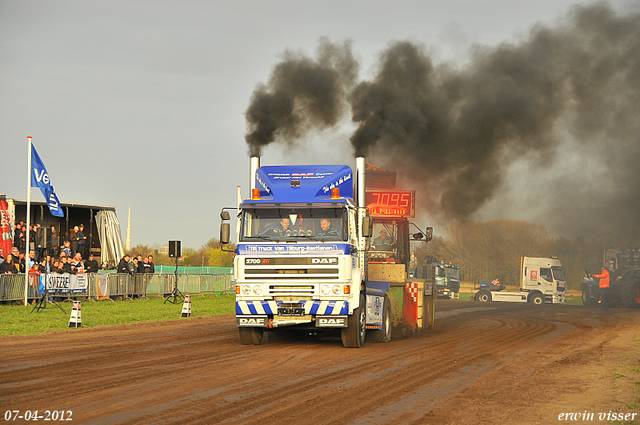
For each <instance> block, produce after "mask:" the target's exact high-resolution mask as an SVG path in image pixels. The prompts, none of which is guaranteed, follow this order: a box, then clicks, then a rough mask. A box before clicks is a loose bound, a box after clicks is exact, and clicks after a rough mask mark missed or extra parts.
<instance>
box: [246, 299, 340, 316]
mask: <svg viewBox="0 0 640 425" xmlns="http://www.w3.org/2000/svg"><path fill="white" fill-rule="evenodd" d="M281 303H282V301H236V314H241V315H257V314H261V315H264V314H278V306H279V305H280V304H281ZM298 305H299V308H304V312H305V314H312V315H316V314H319V315H345V314H349V303H348V302H347V301H300V302H299V303H298Z"/></svg>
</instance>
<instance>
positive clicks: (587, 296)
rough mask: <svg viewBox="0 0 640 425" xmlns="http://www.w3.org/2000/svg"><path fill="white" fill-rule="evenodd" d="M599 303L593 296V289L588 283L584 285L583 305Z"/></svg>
mask: <svg viewBox="0 0 640 425" xmlns="http://www.w3.org/2000/svg"><path fill="white" fill-rule="evenodd" d="M596 304H598V300H597V298H591V290H590V289H589V287H588V286H587V285H582V305H586V306H594V305H596Z"/></svg>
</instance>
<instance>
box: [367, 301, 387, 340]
mask: <svg viewBox="0 0 640 425" xmlns="http://www.w3.org/2000/svg"><path fill="white" fill-rule="evenodd" d="M369 336H370V337H371V341H372V342H389V341H391V300H390V299H389V296H388V295H385V296H384V306H383V307H382V329H381V330H373V331H369Z"/></svg>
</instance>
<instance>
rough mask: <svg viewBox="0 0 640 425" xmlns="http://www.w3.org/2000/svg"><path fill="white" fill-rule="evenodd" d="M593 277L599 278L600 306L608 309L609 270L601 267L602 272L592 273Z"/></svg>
mask: <svg viewBox="0 0 640 425" xmlns="http://www.w3.org/2000/svg"><path fill="white" fill-rule="evenodd" d="M593 277H595V278H598V279H600V283H599V286H600V308H602V309H603V310H608V309H609V300H608V299H607V295H608V294H609V280H610V277H609V270H607V269H606V268H604V267H603V268H602V273H600V274H594V275H593Z"/></svg>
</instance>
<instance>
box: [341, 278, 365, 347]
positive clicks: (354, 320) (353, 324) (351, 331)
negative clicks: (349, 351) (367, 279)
mask: <svg viewBox="0 0 640 425" xmlns="http://www.w3.org/2000/svg"><path fill="white" fill-rule="evenodd" d="M365 303H366V301H365V298H364V288H363V289H361V290H360V305H359V306H358V308H356V309H355V310H353V315H352V316H351V317H349V319H348V320H349V321H348V323H347V327H346V328H342V332H341V335H340V336H341V337H342V345H343V346H345V347H347V348H360V347H362V344H364V337H365V334H366V332H367V329H366V325H367V320H366V319H367V313H366V311H367V306H366V305H365Z"/></svg>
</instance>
